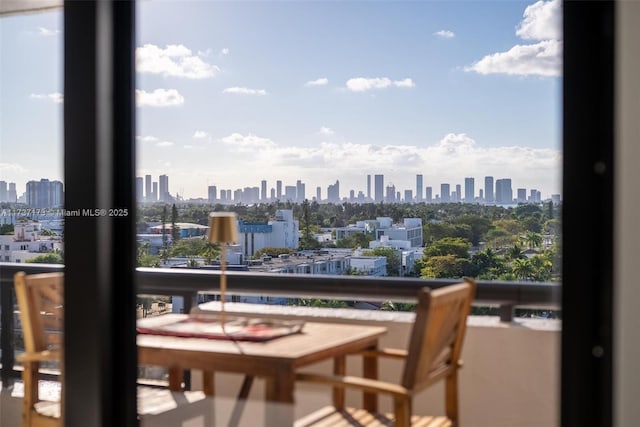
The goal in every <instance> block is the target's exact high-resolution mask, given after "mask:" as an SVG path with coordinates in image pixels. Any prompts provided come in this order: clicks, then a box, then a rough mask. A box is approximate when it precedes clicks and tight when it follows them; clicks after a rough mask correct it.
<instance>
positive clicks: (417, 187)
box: [416, 175, 422, 202]
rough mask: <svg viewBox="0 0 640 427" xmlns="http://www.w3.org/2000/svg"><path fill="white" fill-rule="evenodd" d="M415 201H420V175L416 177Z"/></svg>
mask: <svg viewBox="0 0 640 427" xmlns="http://www.w3.org/2000/svg"><path fill="white" fill-rule="evenodd" d="M416 201H417V202H421V201H422V175H416Z"/></svg>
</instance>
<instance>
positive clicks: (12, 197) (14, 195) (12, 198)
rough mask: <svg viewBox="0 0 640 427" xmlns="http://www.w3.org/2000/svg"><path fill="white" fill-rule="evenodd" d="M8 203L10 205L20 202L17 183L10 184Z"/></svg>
mask: <svg viewBox="0 0 640 427" xmlns="http://www.w3.org/2000/svg"><path fill="white" fill-rule="evenodd" d="M7 201H8V202H9V203H16V202H17V201H18V192H17V191H16V183H15V182H10V183H9V191H8V192H7Z"/></svg>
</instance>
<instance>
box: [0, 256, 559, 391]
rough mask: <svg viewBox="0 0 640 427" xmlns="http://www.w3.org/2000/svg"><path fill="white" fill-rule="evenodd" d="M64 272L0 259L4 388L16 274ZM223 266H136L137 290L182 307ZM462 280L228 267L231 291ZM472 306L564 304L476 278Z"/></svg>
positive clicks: (297, 292)
mask: <svg viewBox="0 0 640 427" xmlns="http://www.w3.org/2000/svg"><path fill="white" fill-rule="evenodd" d="M18 271H24V272H26V273H27V274H34V273H44V272H53V271H64V266H62V265H48V264H15V263H0V310H1V317H0V319H1V324H0V327H1V333H0V351H1V352H2V355H1V359H0V361H1V363H2V372H1V374H0V379H1V380H2V384H3V387H8V386H9V385H10V384H11V383H12V382H13V379H15V378H16V377H18V375H19V370H16V369H14V362H15V354H14V353H15V346H14V338H15V325H14V305H15V297H14V292H13V276H14V274H15V273H16V272H18ZM219 275H220V271H216V270H194V269H178V268H173V269H167V268H138V269H137V274H136V280H137V284H136V285H137V290H136V293H137V294H139V295H141V294H146V295H170V296H180V297H182V298H184V311H185V312H189V311H190V310H191V308H192V307H194V306H195V305H196V304H197V301H198V294H200V293H215V289H216V286H217V283H219V279H218V277H219ZM456 282H459V279H458V280H456V279H434V280H425V279H417V278H396V277H368V276H346V275H345V276H328V275H327V276H325V275H302V274H271V273H252V272H236V271H230V272H227V287H228V294H229V295H260V296H287V297H297V298H322V299H342V300H359V301H363V300H364V301H388V300H391V301H397V302H415V298H416V295H417V293H418V290H419V289H420V288H423V287H425V286H428V287H430V288H434V289H435V288H439V287H442V286H446V285H449V284H452V283H456ZM474 305H481V306H482V305H484V306H497V307H499V313H500V319H501V320H502V321H504V322H510V321H511V320H512V319H513V315H514V310H515V308H516V307H529V308H551V309H559V308H560V306H561V287H560V284H558V283H540V282H534V283H531V282H496V281H478V289H477V292H476V297H475V300H474Z"/></svg>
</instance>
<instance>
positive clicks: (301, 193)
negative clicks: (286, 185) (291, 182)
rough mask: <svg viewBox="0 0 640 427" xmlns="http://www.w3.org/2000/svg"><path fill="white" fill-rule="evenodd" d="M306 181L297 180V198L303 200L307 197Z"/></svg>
mask: <svg viewBox="0 0 640 427" xmlns="http://www.w3.org/2000/svg"><path fill="white" fill-rule="evenodd" d="M304 187H305V185H304V183H303V182H302V181H301V180H297V181H296V200H297V201H298V202H302V201H304V199H305V197H306V196H305V191H304Z"/></svg>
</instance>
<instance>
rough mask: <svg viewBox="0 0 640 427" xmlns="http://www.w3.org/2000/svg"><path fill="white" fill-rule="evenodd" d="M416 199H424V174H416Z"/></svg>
mask: <svg viewBox="0 0 640 427" xmlns="http://www.w3.org/2000/svg"><path fill="white" fill-rule="evenodd" d="M405 199H406V197H405ZM416 201H417V202H421V201H422V175H416Z"/></svg>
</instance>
